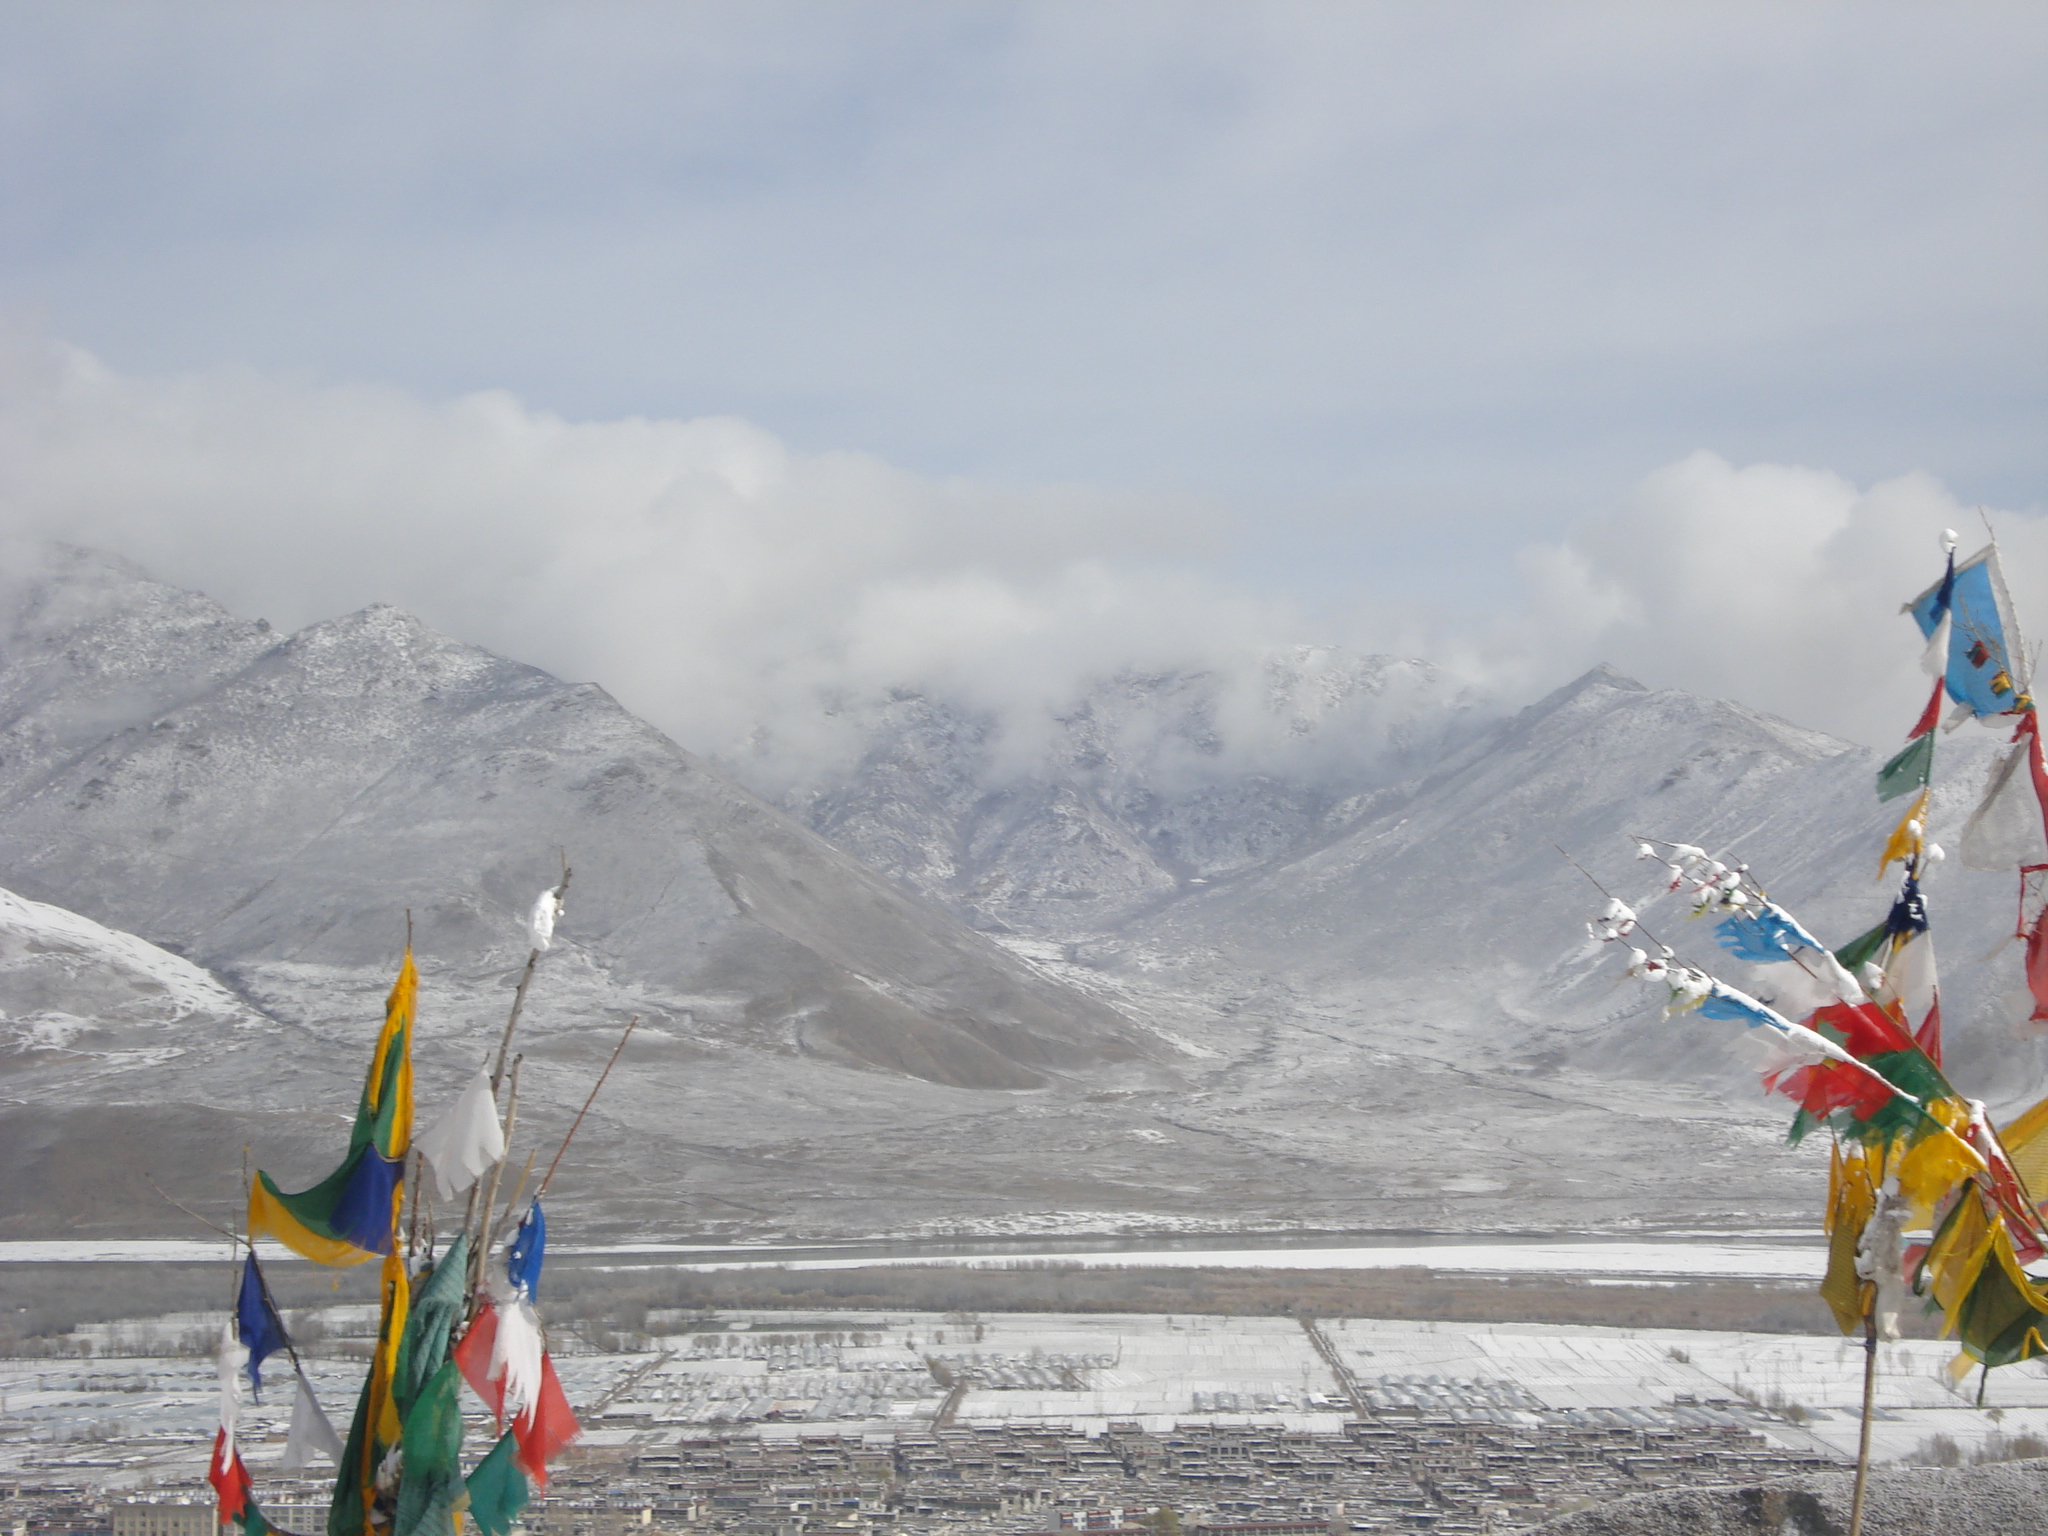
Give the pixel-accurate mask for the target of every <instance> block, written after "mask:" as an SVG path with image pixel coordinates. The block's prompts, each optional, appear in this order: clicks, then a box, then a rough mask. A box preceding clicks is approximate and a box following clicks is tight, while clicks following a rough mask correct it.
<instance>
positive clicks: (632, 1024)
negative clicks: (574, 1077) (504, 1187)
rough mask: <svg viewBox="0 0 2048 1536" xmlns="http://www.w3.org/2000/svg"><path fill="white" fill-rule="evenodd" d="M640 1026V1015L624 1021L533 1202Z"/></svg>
mask: <svg viewBox="0 0 2048 1536" xmlns="http://www.w3.org/2000/svg"><path fill="white" fill-rule="evenodd" d="M639 1025H640V1015H639V1014H637V1013H636V1014H634V1015H633V1017H632V1018H630V1019H628V1020H627V1021H626V1032H625V1033H624V1034H622V1035H620V1036H619V1043H618V1044H617V1045H615V1046H613V1047H612V1058H611V1060H610V1061H607V1062H606V1063H605V1064H604V1070H603V1071H602V1072H600V1073H598V1074H597V1081H596V1082H595V1083H593V1084H591V1087H590V1097H589V1098H587V1099H585V1100H584V1101H583V1107H582V1108H581V1109H579V1110H577V1111H576V1118H575V1119H574V1120H572V1121H571V1122H570V1123H569V1134H568V1135H566V1136H564V1137H563V1138H562V1144H561V1145H560V1146H559V1147H557V1148H555V1160H554V1161H553V1162H551V1163H549V1164H548V1171H547V1173H546V1174H545V1175H544V1176H543V1177H542V1179H541V1181H540V1188H539V1189H536V1190H535V1191H534V1192H533V1198H534V1202H535V1203H536V1204H538V1203H539V1201H540V1197H541V1196H542V1195H544V1194H546V1193H547V1192H548V1185H549V1184H550V1183H552V1182H553V1181H554V1177H555V1170H556V1169H557V1168H559V1167H560V1166H561V1165H562V1154H563V1153H564V1152H566V1151H568V1150H569V1143H570V1142H571V1141H572V1140H574V1139H575V1136H576V1130H577V1127H578V1126H580V1125H582V1124H583V1117H584V1116H585V1115H587V1114H589V1113H590V1106H591V1105H593V1104H595V1103H596V1102H597V1090H598V1089H600V1088H602V1087H603V1086H604V1080H605V1079H606V1078H608V1077H610V1076H611V1075H612V1068H613V1067H615V1066H617V1065H618V1064H619V1052H621V1051H623V1050H624V1049H625V1048H626V1042H627V1041H628V1040H630V1039H632V1038H633V1031H634V1030H635V1029H637V1028H638V1027H639Z"/></svg>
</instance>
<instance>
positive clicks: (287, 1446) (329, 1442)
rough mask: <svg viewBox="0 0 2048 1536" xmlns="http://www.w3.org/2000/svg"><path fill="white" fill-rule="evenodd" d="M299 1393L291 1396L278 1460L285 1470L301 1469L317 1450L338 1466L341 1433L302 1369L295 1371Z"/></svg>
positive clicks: (308, 1462) (307, 1463) (281, 1467)
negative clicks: (289, 1421) (287, 1425)
mask: <svg viewBox="0 0 2048 1536" xmlns="http://www.w3.org/2000/svg"><path fill="white" fill-rule="evenodd" d="M297 1375H298V1379H299V1389H298V1395H297V1396H295V1397H294V1398H293V1399H292V1424H291V1428H290V1430H289V1431H287V1432H286V1434H285V1437H284V1456H283V1458H282V1459H281V1460H280V1461H279V1462H278V1466H279V1468H280V1469H281V1470H283V1471H286V1472H303V1471H304V1470H305V1469H306V1468H307V1466H309V1465H310V1464H311V1462H312V1459H313V1453H314V1452H315V1451H318V1452H319V1453H320V1454H321V1455H322V1456H325V1457H326V1458H327V1459H328V1460H329V1461H330V1462H332V1463H333V1464H334V1465H335V1466H337V1467H339V1466H340V1465H341V1436H339V1435H337V1434H336V1433H335V1432H334V1426H333V1425H332V1424H331V1423H329V1422H328V1420H327V1415H326V1414H325V1413H324V1412H322V1411H321V1408H320V1399H319V1398H318V1397H316V1396H314V1395H313V1383H312V1382H310V1381H308V1380H307V1379H306V1373H305V1372H304V1371H299V1372H297Z"/></svg>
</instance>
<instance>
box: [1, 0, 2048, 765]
mask: <svg viewBox="0 0 2048 1536" xmlns="http://www.w3.org/2000/svg"><path fill="white" fill-rule="evenodd" d="M2043 78H2048V9H2044V8H2042V7H2041V6H2039V5H2035V4H2012V5H2005V4H1989V3H1968V0H1963V3H1957V0H1943V3H1938V4H1936V3H1929V4H1904V5H1898V4H1894V5H1885V4H1872V3H1867V0H1859V3H1855V4H1842V5H1835V4H1826V3H1790V0H1786V3H1779V4H1769V5H1754V6H1750V5H1743V4H1739V3H1733V0H1714V3H1712V4H1703V5H1683V4H1643V3H1640V0H1633V3H1626V4H1613V5H1574V4H1569V3H1563V0H1553V3H1544V4H1529V5H1516V4H1509V3H1499V4H1483V5H1482V4H1457V3H1440V0H1432V3H1427V4H1420V3H1417V4H1404V3H1373V0H1354V3H1348V4H1336V3H1322V4H1309V5H1291V4H1261V3H1255V0H1239V3H1232V4H1228V5H1215V6H1204V5H1200V4H1194V3H1188V0H1176V3H1174V4H1170V5H1146V4H1141V3H1136V0H1130V3H1116V4H1095V3H1084V0H1072V3H1066V4H1053V5H1038V6H1031V5H1024V6H1014V5H975V4H968V3H963V0H945V3H937V4H927V5H919V4H885V3H859V0H842V3H831V4H825V3H808V4H798V5H776V4H772V3H765V0H749V3H747V4H744V5H737V4H730V3H724V4H717V5H691V4H681V3H672V0H670V3H662V4H650V5H631V4H607V3H601V0H600V3H586V4H580V5H576V6H562V5H558V4H549V5H518V4H491V5H476V6H465V5H456V4H437V3H431V0H428V3H417V0H415V3H408V4H404V5H392V6H377V5H373V4H367V3H364V0H350V3H348V4H339V3H336V4H327V5H321V4H310V3H308V4H295V5H274V4H256V3H247V4H233V5H208V4H203V3H199V0H183V3H181V4H179V5H175V6H165V5H160V4H135V5H122V4H115V3H110V0H104V3H103V0H93V3H77V0H67V3H63V4H35V3H28V0H16V3H14V4H11V5H9V6H7V7H5V8H4V9H0V315H4V316H5V320H6V324H7V327H8V333H7V336H6V339H5V343H4V349H0V353H4V355H0V447H4V448H5V449H6V460H5V462H4V463H0V499H4V501H0V505H4V510H5V513H6V515H7V516H8V518H9V519H10V520H11V521H12V522H13V523H15V524H17V525H25V526H28V527H30V528H41V529H47V528H53V527H55V528H67V529H70V530H72V531H74V532H77V533H78V534H80V535H81V536H89V537H91V538H94V539H98V540H100V541H103V542H107V543H111V544H114V545H115V546H117V547H120V548H122V549H123V551H124V552H127V553H131V554H133V555H135V556H136V557H137V558H140V559H143V560H145V562H147V563H151V564H154V565H156V566H157V567H159V568H160V569H161V570H162V571H163V573H164V574H165V575H166V576H169V577H172V578H173V579H178V580H182V581H187V582H192V583H194V584H198V585H201V586H205V587H207V588H208V589H209V590H214V591H216V592H217V594H218V595H221V596H222V597H223V598H224V599H227V600H229V601H231V602H233V603H235V604H236V605H237V606H240V607H242V608H244V609H245V610H247V611H252V612H253V611H267V612H268V613H269V616H271V617H273V618H275V619H277V620H279V621H280V622H303V621H305V620H308V619H312V618H317V617H320V616H323V615H325V614H328V613H332V612H337V611H341V610H344V609H346V608H350V607H354V606H359V605H361V604H362V603H365V602H368V601H372V600H375V599H378V598H389V599H391V600H395V601H400V602H403V603H405V604H406V605H407V606H410V607H413V608H415V609H417V610H419V611H420V612H422V613H423V614H424V615H426V616H427V617H429V618H430V619H432V620H433V621H434V622H437V623H440V624H442V625H444V626H445V627H449V628H451V629H454V630H455V631H456V632H457V633H461V634H463V635H465V636H466V637H467V638H473V639H477V640H479V641H482V642H484V643H488V644H491V645H494V646H496V647H498V648H500V649H507V650H511V651H512V652H513V653H514V654H518V655H522V656H524V657H526V658H528V659H532V660H535V661H538V662H541V663H542V664H544V665H548V666H550V667H552V668H554V669H556V670H558V671H564V672H567V673H570V674H571V675H584V676H595V677H597V678H598V680H600V681H603V682H606V683H607V685H608V686H612V687H613V688H614V689H615V691H618V692H620V693H621V695H622V696H623V697H625V698H627V699H628V701H629V702H630V703H632V704H634V705H635V707H638V708H640V709H642V710H643V711H644V712H646V713H649V714H650V715H652V716H653V717H655V718H656V719H658V720H660V721H661V722H662V723H663V724H665V725H667V726H669V727H670V728H671V729H672V730H675V731H676V732H677V733H678V734H679V735H682V736H683V737H684V738H685V739H686V740H689V741H690V744H692V745H696V746H700V747H709V748H714V749H716V748H719V747H720V746H722V745H724V744H725V743H727V742H729V741H730V740H731V739H732V737H733V733H734V732H736V731H738V730H740V728H741V726H742V725H743V723H744V718H745V717H746V715H747V714H748V712H749V710H750V709H752V710H766V711H768V712H770V713H773V712H774V711H776V710H797V709H799V703H798V701H799V700H800V699H802V698H808V697H810V696H811V695H812V694H814V693H815V692H816V691H817V689H819V688H821V687H828V686H829V687H865V686H878V685H881V684H882V683H884V682H886V681H887V679H888V678H889V676H890V675H891V673H892V669H893V674H894V675H895V676H897V677H900V678H901V679H902V680H903V681H905V682H910V683H923V682H927V681H930V680H931V679H933V678H942V680H949V681H951V682H953V683H954V684H956V685H958V686H959V687H961V688H963V689H966V690H968V691H970V692H971V691H973V690H974V689H976V688H979V689H980V690H981V691H982V692H983V694H985V695H986V696H987V697H988V698H989V700H990V701H991V702H992V704H993V705H994V706H995V707H1008V705H1009V704H1010V703H1012V702H1014V700H1015V698H1018V697H1022V696H1023V693H1029V694H1030V696H1031V697H1033V698H1037V697H1040V696H1049V695H1051V694H1056V693H1058V692H1059V691H1060V689H1061V688H1062V687H1064V686H1065V684H1066V681H1067V680H1069V679H1071V678H1072V677H1074V676H1078V675H1081V674H1083V673H1085V672H1086V671H1087V670H1088V669H1089V668H1090V667H1091V666H1101V665H1118V664H1126V663H1130V664H1148V665H1150V664H1171V663H1174V662H1176V661H1180V662H1202V661H1214V660H1215V659H1216V658H1217V657H1218V656H1220V655H1222V654H1223V653H1224V652H1229V653H1230V654H1233V655H1250V654H1252V653H1253V652H1255V651H1256V650H1257V648H1258V647H1259V646H1261V645H1265V644H1269V643H1280V642H1282V641H1285V640H1288V639H1315V640H1334V641H1339V642H1343V643H1348V644H1358V645H1382V646H1403V647H1406V648H1410V649H1426V650H1428V651H1429V652H1430V653H1432V654H1435V655H1439V656H1441V657H1443V658H1444V659H1446V660H1448V661H1452V662H1455V663H1457V664H1459V665H1461V666H1464V667H1466V668H1468V669H1469V670H1471V671H1472V672H1473V673H1474V675H1475V676H1481V677H1483V678H1485V679H1487V680H1490V681H1492V682H1494V683H1497V684H1498V685H1500V686H1502V687H1504V688H1506V689H1508V690H1509V691H1513V690H1515V689H1527V688H1533V687H1537V686H1546V685H1548V684H1549V683H1550V682H1554V681H1556V680H1558V679H1559V677H1561V676H1562V675H1567V674H1568V673H1569V671H1570V670H1572V669H1574V668H1576V667H1578V666H1580V665H1583V664H1584V663H1585V662H1587V661H1589V660H1594V659H1600V658H1602V657H1605V658H1606V659H1609V660H1612V661H1613V662H1614V663H1615V664H1616V665H1618V666H1621V667H1623V668H1624V669H1628V670H1634V671H1639V672H1641V673H1642V674H1643V675H1644V676H1645V680H1647V681H1651V682H1655V683H1671V684H1677V685H1683V686H1690V687H1695V688H1700V689H1703V690H1707V691H1716V692H1723V693H1731V694H1735V695H1737V696H1742V697H1747V698H1749V699H1750V700H1751V701H1752V702H1756V703H1759V704H1762V705H1765V706H1766V707H1770V708H1774V709H1779V710H1781V711H1783V712H1786V713H1788V714H1792V715H1793V716H1794V717H1795V718H1800V719H1803V720H1805V721H1807V722H1809V723H1812V724H1816V725H1821V726H1824V727H1827V728H1831V729H1835V730H1838V731H1843V732H1847V733H1849V734H1852V735H1860V736H1862V737H1864V738H1866V739H1873V740H1874V739H1882V738H1884V737H1885V736H1886V735H1887V734H1889V733H1888V728H1887V724H1886V722H1887V721H1888V720H1889V719H1890V712H1892V711H1893V709H1894V705H1893V703H1892V701H1891V699H1890V697H1889V692H1888V690H1892V689H1894V688H1903V687H1904V686H1905V684H1904V683H1903V682H1902V681H1900V679H1901V678H1903V676H1904V674H1903V673H1898V674H1895V673H1893V672H1892V671H1890V670H1886V669H1889V668H1891V667H1892V666H1893V663H1894V660H1895V658H1893V657H1891V656H1890V654H1889V652H1888V651H1887V650H1886V649H1885V647H1886V646H1887V645H1888V644H1889V637H1891V636H1892V627H1893V626H1895V624H1896V619H1895V611H1896V610H1895V608H1893V609H1891V610H1889V611H1882V610H1884V605H1886V604H1891V603H1894V602H1895V601H1896V600H1897V599H1899V598H1903V597H1905V596H1909V595H1910V594H1911V591H1912V590H1916V589H1917V588H1918V586H1919V585H1921V584H1922V582H1923V580H1924V579H1926V578H1927V576H1928V567H1929V566H1930V564H1931V562H1932V549H1933V536H1934V533H1935V532H1936V531H1938V528H1939V527H1940V526H1941V525H1942V524H1943V523H1944V522H1945V521H1949V520H1960V521H1963V522H1965V523H1973V520H1974V516H1975V514H1974V513H1972V512H1969V511H1968V509H1969V508H1971V507H1973V506H1974V505H1976V504H1979V503H1983V504H1986V505H1988V506H1989V507H1991V508H1993V509H1995V511H1996V512H1997V514H1998V520H1999V523H2000V527H2001V532H2002V533H2005V534H2007V536H2008V537H2009V538H2012V539H2016V540H2017V541H2018V543H2017V545H2016V546H2015V547H2016V548H2019V549H2023V550H2025V551H2028V552H2030V556H2031V558H2032V560H2033V565H2034V567H2035V568H2036V569H2039V570H2041V571H2043V572H2048V543H2043V542H2041V540H2040V527H2041V522H2040V518H2039V512H2040V508H2041V502H2042V489H2041V488H2042V484H2043V472H2044V470H2048V425H2044V420H2048V418H2044V406H2048V387H2044V386H2048V290H2044V281H2043V276H2042V274H2043V272H2044V271H2048V95H2044V93H2043V92H2042V91H2041V89H2040V82H2041V80H2042V79H2043ZM702 418H718V419H717V420H712V421H704V420H702ZM692 422H696V423H697V424H696V425H694V426H692V425H690V423H692ZM1974 526H1981V525H1974ZM1965 531H1966V533H1967V532H1969V531H1970V530H1969V529H1968V528H1966V529H1965ZM1901 587H1903V588H1905V590H1900V588H1901ZM2044 595H2048V594H2044ZM1866 609H1871V610H1872V612H1871V613H1870V614H1869V615H1866V613H1865V610H1866ZM1866 618H1868V622H1866ZM2035 622H2036V624H2037V626H2040V625H2048V613H2043V614H2042V615H2041V616H2040V617H2039V618H2037V619H2036V621H2035ZM1873 646H1874V647H1876V648H1877V652H1878V653H1876V654H1874V653H1872V651H1871V650H1870V648H1871V647H1873ZM1793 647H1802V648H1804V649H1802V650H1801V651H1800V652H1799V654H1801V655H1803V656H1806V657H1813V656H1815V655H1816V654H1820V655H1823V656H1824V657H1825V658H1826V660H1827V661H1828V663H1829V665H1828V666H1826V667H1819V668H1812V669H1808V670H1805V671H1801V672H1797V673H1794V674H1791V675H1788V673H1787V670H1786V669H1784V668H1783V667H1777V666H1774V665H1773V660H1774V658H1782V657H1783V656H1785V655H1787V654H1789V653H1790V650H1791V648H1793ZM1815 647H1818V648H1819V652H1818V653H1817V652H1816V651H1815V649H1814V648H1815ZM1905 649H1907V650H1910V644H1908V645H1907V646H1906V647H1905ZM1906 664H1907V665H1909V664H1910V657H1908V658H1907V661H1906ZM1863 668H1869V669H1872V670H1873V671H1876V672H1879V673H1880V674H1881V675H1882V676H1883V677H1884V678H1886V679H1889V681H1887V682H1885V683H1883V684H1882V685H1881V686H1877V687H1875V688H1874V689H1873V690H1872V691H1871V694H1872V696H1874V697H1875V698H1876V699H1877V700H1878V701H1879V702H1876V703H1872V702H1869V701H1868V699H1867V698H1866V697H1865V696H1864V695H1861V694H1858V693H1856V692H1855V691H1854V690H1849V691H1847V693H1846V694H1845V689H1844V687H1843V680H1844V678H1845V677H1853V676H1859V675H1862V671H1861V669H1863ZM1823 676H1825V677H1826V682H1825V683H1824V684H1823V683H1822V682H1821V681H1819V679H1820V678H1821V677H1823ZM1020 678H1024V679H1026V680H1025V681H1020V680H1019V679H1020ZM778 690H779V691H778ZM1006 690H1008V691H1007V692H1006ZM1020 690H1022V692H1020ZM764 701H766V702H764ZM1906 707H1907V709H1908V713H1910V706H1906Z"/></svg>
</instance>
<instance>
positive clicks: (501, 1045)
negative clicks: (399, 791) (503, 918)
mask: <svg viewBox="0 0 2048 1536" xmlns="http://www.w3.org/2000/svg"><path fill="white" fill-rule="evenodd" d="M572 873H574V871H572V870H571V869H570V868H569V858H568V855H567V854H564V855H563V856H562V883H561V884H560V885H558V886H556V887H555V891H554V895H555V910H556V911H557V912H560V911H561V908H562V903H563V901H564V900H565V899H566V898H567V897H568V894H569V876H570V875H571V874H572ZM539 964H540V951H539V950H538V949H530V950H528V951H527V952H526V968H525V969H524V970H522V971H521V972H520V973H519V986H518V988H517V990H515V991H514V992H513V994H512V1012H511V1014H510V1015H509V1016H508V1017H507V1018H506V1020H505V1032H504V1033H503V1034H502V1035H500V1036H499V1037H498V1056H497V1060H496V1062H495V1063H494V1064H493V1065H492V1067H491V1102H492V1104H493V1105H495V1104H496V1103H497V1100H498V1087H499V1085H500V1084H501V1083H503V1082H504V1081H505V1057H506V1054H507V1053H508V1052H509V1051H510V1050H511V1049H512V1035H513V1032H514V1031H516V1030H517V1029H518V1028H519V1015H520V1014H521V1012H523V1011H524V1010H525V1008H526V989H527V988H528V987H529V986H531V985H532V984H533V970H534V967H535V966H537V965H539ZM505 1145H506V1148H507V1149H508V1150H509V1149H510V1148H511V1145H512V1133H511V1131H510V1129H509V1128H508V1129H507V1130H506V1132H505ZM496 1184H497V1180H496V1176H495V1174H494V1175H493V1178H492V1188H493V1189H494V1190H495V1189H496ZM478 1194H479V1185H478V1184H472V1185H470V1186H469V1202H468V1204H466V1205H465V1206H463V1208H462V1230H463V1231H465V1232H476V1233H477V1234H478V1237H477V1245H478V1246H479V1247H482V1246H484V1245H485V1243H486V1241H487V1240H488V1238H489V1235H490V1230H491V1202H490V1201H488V1200H487V1201H485V1202H484V1209H483V1225H482V1226H481V1227H480V1228H479V1226H478V1224H477V1209H476V1207H477V1198H478ZM482 1273H483V1271H482V1270H481V1269H477V1268H474V1267H472V1269H471V1274H472V1276H481V1275H482ZM474 1288H475V1287H474V1286H472V1287H471V1289H474Z"/></svg>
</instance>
